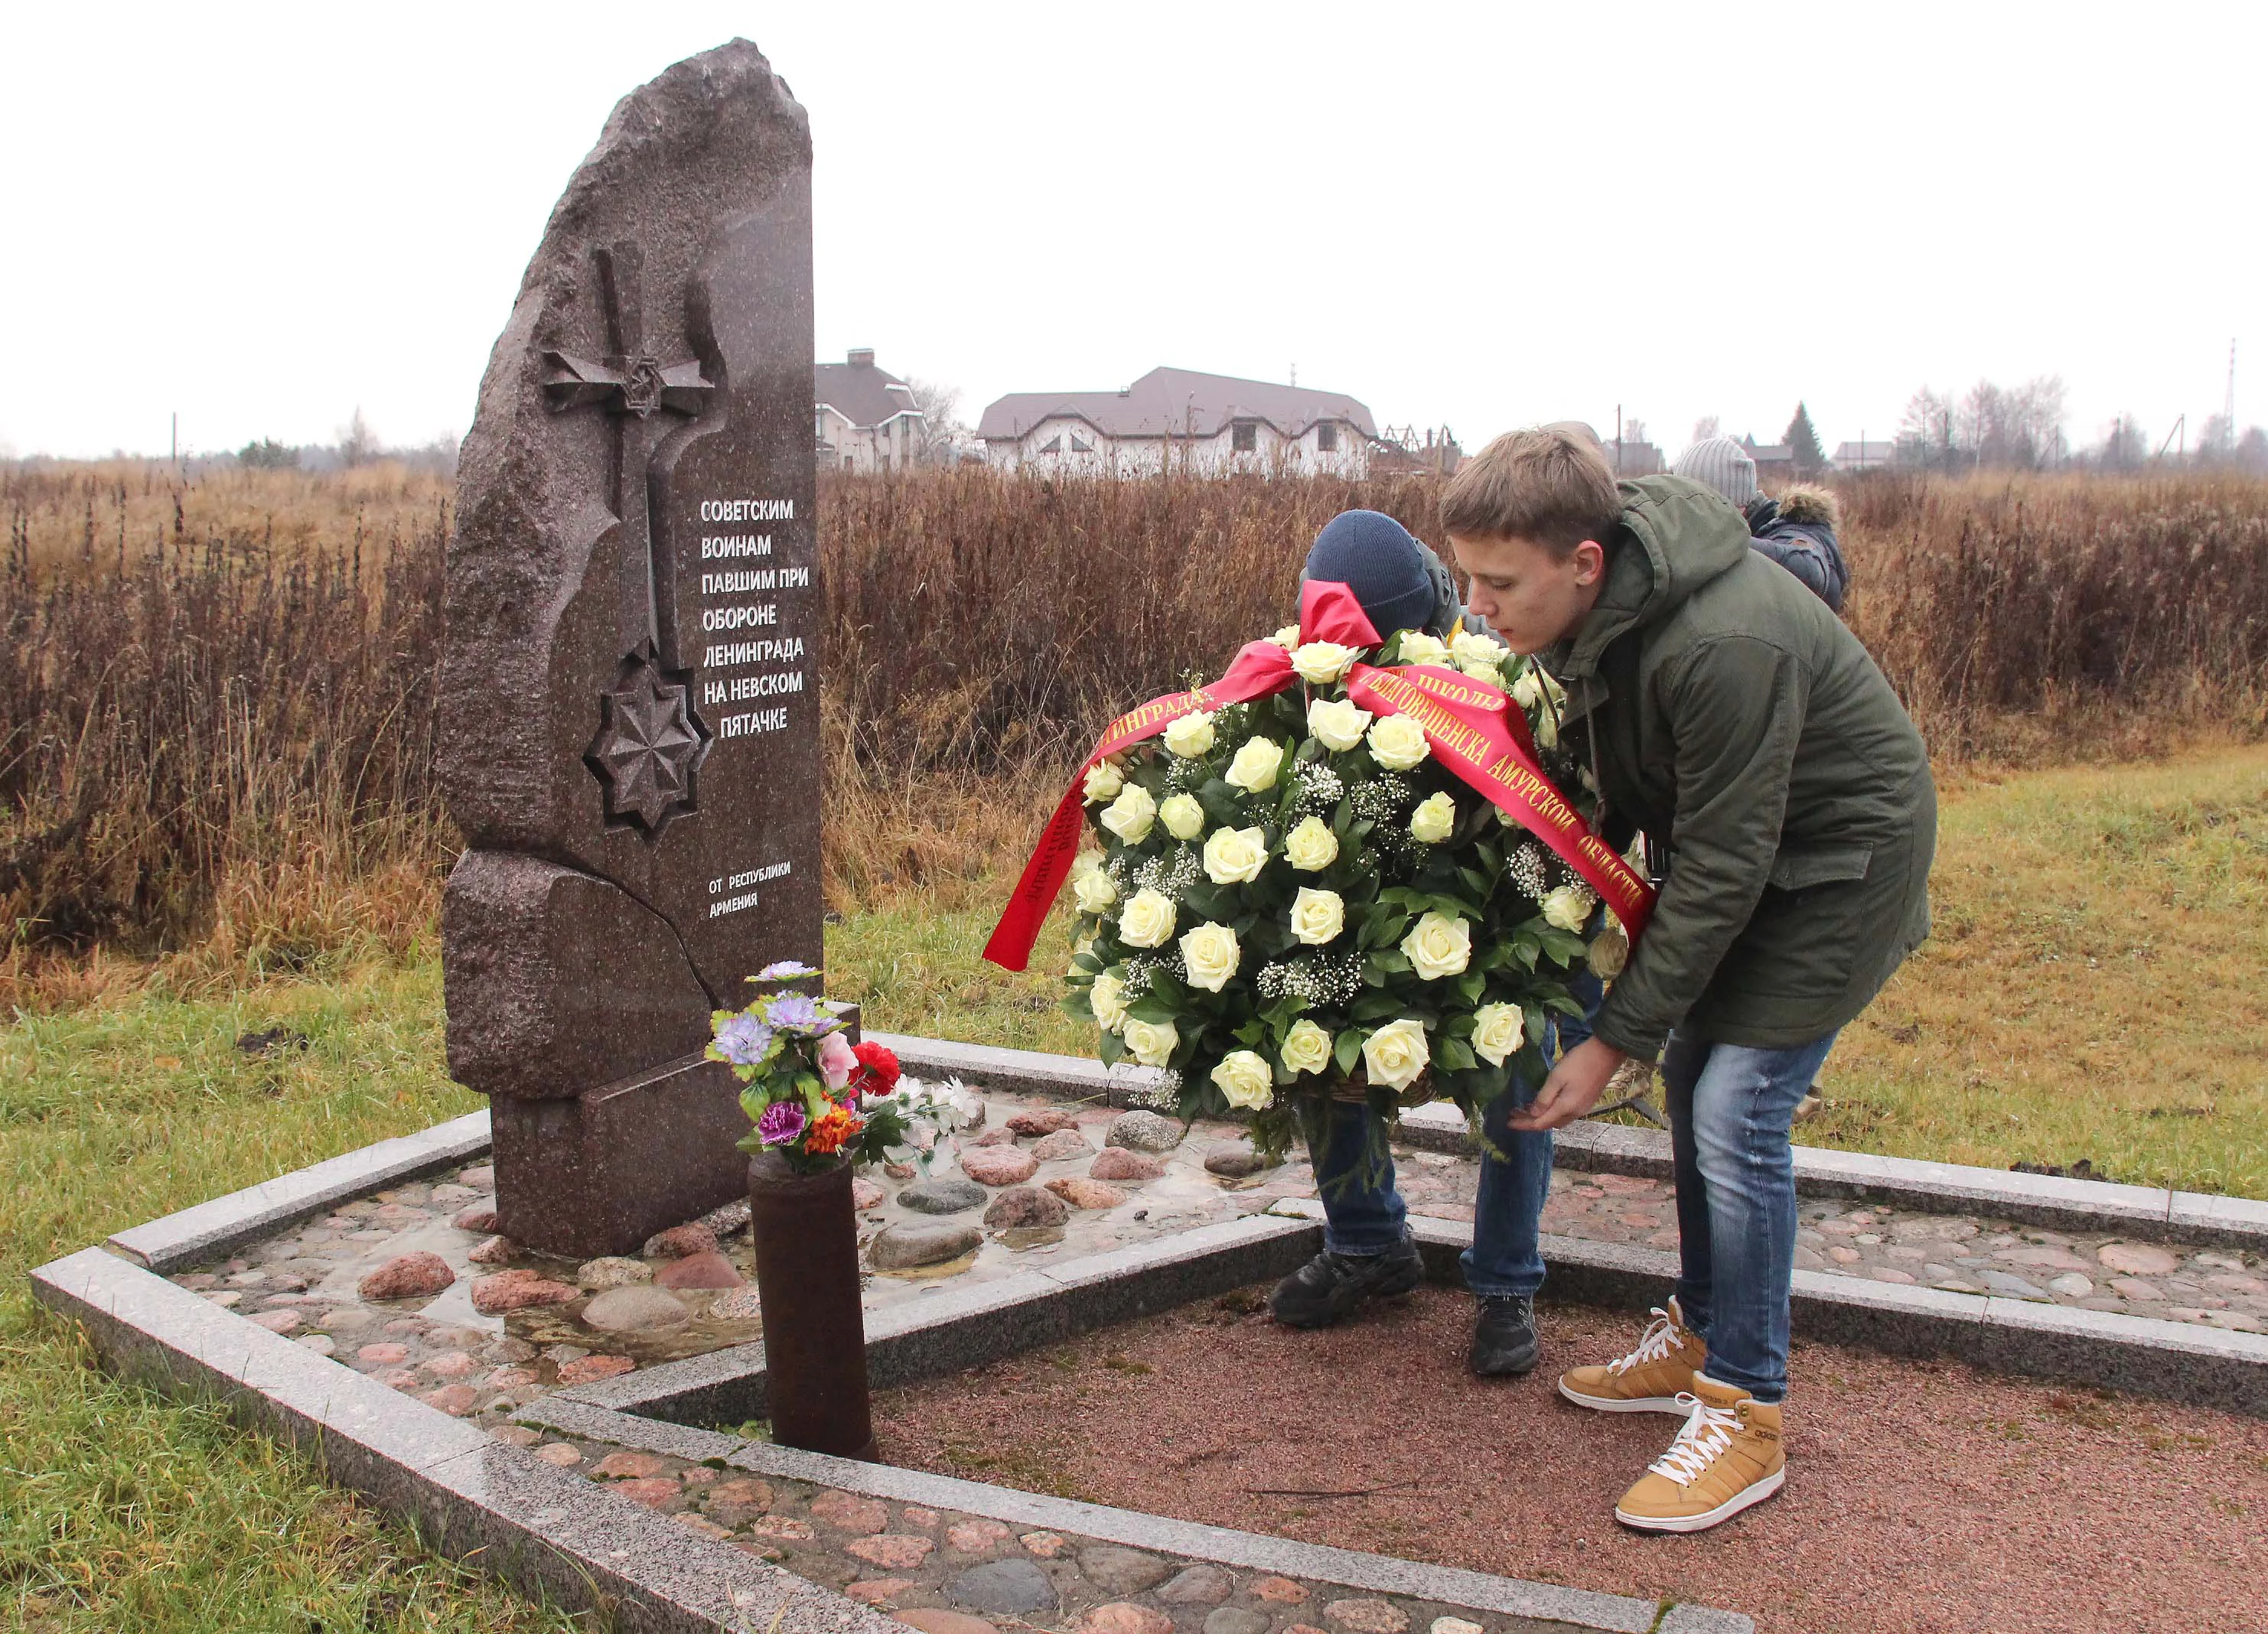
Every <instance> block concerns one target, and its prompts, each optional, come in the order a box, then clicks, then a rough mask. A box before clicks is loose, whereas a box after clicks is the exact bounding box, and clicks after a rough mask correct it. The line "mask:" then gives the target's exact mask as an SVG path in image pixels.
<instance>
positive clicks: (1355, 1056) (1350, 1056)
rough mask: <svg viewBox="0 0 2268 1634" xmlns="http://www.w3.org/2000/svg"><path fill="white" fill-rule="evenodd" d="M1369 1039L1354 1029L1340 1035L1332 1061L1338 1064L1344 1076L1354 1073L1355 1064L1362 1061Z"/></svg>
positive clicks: (1346, 1030) (1360, 1031)
mask: <svg viewBox="0 0 2268 1634" xmlns="http://www.w3.org/2000/svg"><path fill="white" fill-rule="evenodd" d="M1369 1037H1370V1034H1367V1033H1366V1032H1364V1031H1363V1030H1362V1029H1361V1028H1360V1027H1348V1028H1346V1029H1345V1030H1344V1032H1342V1033H1341V1034H1339V1040H1338V1045H1337V1048H1336V1049H1333V1050H1332V1051H1331V1059H1332V1060H1334V1061H1336V1062H1337V1064H1338V1069H1339V1071H1340V1073H1341V1075H1342V1076H1344V1074H1347V1073H1350V1072H1352V1071H1354V1064H1355V1063H1356V1062H1358V1061H1359V1060H1361V1059H1362V1047H1363V1045H1364V1043H1365V1042H1366V1041H1368V1039H1369Z"/></svg>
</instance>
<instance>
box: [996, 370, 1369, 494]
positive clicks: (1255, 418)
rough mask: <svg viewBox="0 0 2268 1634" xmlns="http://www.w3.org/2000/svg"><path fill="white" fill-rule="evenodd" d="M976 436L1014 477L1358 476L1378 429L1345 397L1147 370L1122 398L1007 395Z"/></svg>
mask: <svg viewBox="0 0 2268 1634" xmlns="http://www.w3.org/2000/svg"><path fill="white" fill-rule="evenodd" d="M976 435H977V436H978V437H979V438H982V439H983V444H984V458H985V461H986V463H988V464H990V465H992V466H996V467H1000V468H1001V469H1004V470H1011V471H1018V470H1021V471H1050V472H1051V471H1071V472H1082V473H1088V472H1091V473H1095V474H1103V473H1111V474H1116V475H1123V476H1138V475H1155V474H1156V473H1159V472H1161V471H1168V470H1171V471H1182V470H1186V471H1192V472H1196V473H1198V474H1201V475H1225V474H1226V473H1228V472H1233V471H1268V472H1273V471H1281V472H1287V473H1300V474H1310V475H1314V474H1322V473H1329V474H1330V475H1338V476H1363V475H1367V474H1368V472H1369V469H1370V453H1371V445H1372V444H1373V442H1374V441H1375V440H1376V438H1377V436H1378V428H1377V426H1376V424H1375V423H1373V421H1372V419H1371V417H1370V410H1369V409H1367V408H1366V407H1365V406H1364V405H1363V404H1362V403H1360V402H1359V401H1356V400H1355V399H1354V398H1351V397H1349V396H1346V395H1344V394H1343V393H1339V392H1318V391H1314V390H1311V389H1310V388H1308V387H1307V386H1279V385H1277V384H1275V383H1273V382H1271V381H1268V380H1239V379H1232V378H1231V377H1230V376H1227V375H1225V374H1199V373H1197V372H1196V371H1194V370H1190V369H1152V370H1151V371H1150V372H1149V373H1147V374H1145V375H1144V376H1143V377H1142V378H1141V379H1138V380H1137V381H1135V382H1134V384H1133V385H1131V386H1128V387H1126V389H1125V390H1123V391H1118V392H1013V393H1011V394H1009V395H1007V396H1005V397H1003V398H1001V399H1000V400H999V401H998V402H995V403H993V404H991V405H990V407H988V408H987V409H985V410H984V415H983V418H982V419H981V420H979V421H978V422H977V425H976Z"/></svg>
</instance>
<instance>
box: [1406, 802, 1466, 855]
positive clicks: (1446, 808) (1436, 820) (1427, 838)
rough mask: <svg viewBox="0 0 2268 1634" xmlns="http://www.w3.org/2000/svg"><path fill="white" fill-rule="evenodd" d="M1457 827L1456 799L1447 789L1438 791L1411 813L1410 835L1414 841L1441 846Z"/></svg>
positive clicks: (1419, 803)
mask: <svg viewBox="0 0 2268 1634" xmlns="http://www.w3.org/2000/svg"><path fill="white" fill-rule="evenodd" d="M1456 826H1457V802H1456V798H1455V797H1454V795H1452V794H1451V793H1450V792H1449V791H1447V789H1440V790H1436V791H1434V792H1433V793H1432V794H1429V795H1427V796H1426V797H1425V799H1423V800H1420V801H1419V802H1418V809H1417V810H1416V811H1414V812H1411V813H1410V836H1411V837H1412V838H1413V839H1417V840H1420V841H1423V842H1424V843H1425V844H1427V845H1439V844H1440V843H1441V842H1442V841H1444V840H1446V839H1447V838H1448V837H1449V832H1450V830H1451V829H1453V828H1455V827H1456Z"/></svg>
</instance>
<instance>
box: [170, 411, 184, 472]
mask: <svg viewBox="0 0 2268 1634" xmlns="http://www.w3.org/2000/svg"><path fill="white" fill-rule="evenodd" d="M180 460H181V411H180V409H174V410H173V448H172V449H171V450H170V451H169V452H168V453H166V461H167V463H169V464H173V465H179V464H180Z"/></svg>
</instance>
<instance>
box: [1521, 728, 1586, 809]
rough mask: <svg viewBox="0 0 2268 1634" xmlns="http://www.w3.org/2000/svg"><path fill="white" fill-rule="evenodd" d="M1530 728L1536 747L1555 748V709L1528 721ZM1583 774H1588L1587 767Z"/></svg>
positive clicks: (1556, 741)
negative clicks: (1533, 733) (1533, 734)
mask: <svg viewBox="0 0 2268 1634" xmlns="http://www.w3.org/2000/svg"><path fill="white" fill-rule="evenodd" d="M1530 728H1531V730H1533V731H1534V732H1535V747H1537V748H1539V749H1556V748H1557V747H1559V717H1558V715H1557V712H1556V711H1554V710H1544V711H1543V713H1541V714H1540V715H1538V716H1537V717H1536V718H1535V720H1534V721H1533V722H1531V723H1530ZM1583 775H1584V776H1585V777H1588V776H1590V768H1589V767H1585V768H1584V769H1583ZM1591 792H1592V793H1594V794H1596V793H1597V792H1598V791H1597V790H1596V789H1594V790H1592V791H1591Z"/></svg>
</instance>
